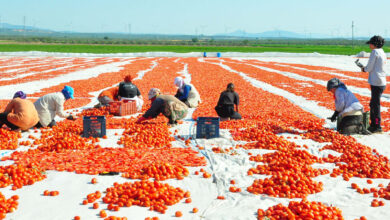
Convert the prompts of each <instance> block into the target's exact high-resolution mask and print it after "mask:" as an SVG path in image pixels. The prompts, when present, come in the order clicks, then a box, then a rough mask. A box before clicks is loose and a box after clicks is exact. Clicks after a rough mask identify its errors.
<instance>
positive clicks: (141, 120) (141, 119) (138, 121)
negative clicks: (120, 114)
mask: <svg viewBox="0 0 390 220" xmlns="http://www.w3.org/2000/svg"><path fill="white" fill-rule="evenodd" d="M146 120H147V118H144V117H141V118H139V119H138V120H137V122H136V123H137V124H139V123H141V122H143V121H146Z"/></svg>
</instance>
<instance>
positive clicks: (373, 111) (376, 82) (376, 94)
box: [362, 36, 387, 133]
mask: <svg viewBox="0 0 390 220" xmlns="http://www.w3.org/2000/svg"><path fill="white" fill-rule="evenodd" d="M366 44H369V45H370V49H371V53H370V58H369V59H368V63H367V66H363V67H362V72H368V73H369V75H368V83H369V84H370V87H371V100H370V121H371V123H370V127H369V128H368V130H369V131H370V132H372V133H377V132H382V127H381V96H382V94H383V91H385V89H386V72H385V70H384V69H385V68H384V67H385V63H386V62H387V57H386V53H385V52H384V51H383V49H382V47H383V45H384V44H385V39H383V38H382V37H381V36H373V37H371V39H370V40H369V41H367V42H366Z"/></svg>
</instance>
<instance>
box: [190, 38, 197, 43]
mask: <svg viewBox="0 0 390 220" xmlns="http://www.w3.org/2000/svg"><path fill="white" fill-rule="evenodd" d="M191 40H192V42H193V43H197V42H198V41H199V39H198V38H197V37H193V38H192V39H191Z"/></svg>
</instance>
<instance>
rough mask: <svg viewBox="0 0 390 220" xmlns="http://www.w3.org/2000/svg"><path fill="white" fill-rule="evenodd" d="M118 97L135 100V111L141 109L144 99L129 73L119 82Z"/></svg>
mask: <svg viewBox="0 0 390 220" xmlns="http://www.w3.org/2000/svg"><path fill="white" fill-rule="evenodd" d="M118 99H119V100H135V101H136V105H137V111H141V109H142V106H143V104H144V100H143V98H142V95H141V92H140V91H139V89H138V87H137V86H136V85H134V84H133V83H132V77H131V76H130V75H127V76H126V77H125V79H124V81H123V82H121V83H119V91H118Z"/></svg>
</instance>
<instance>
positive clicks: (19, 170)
mask: <svg viewBox="0 0 390 220" xmlns="http://www.w3.org/2000/svg"><path fill="white" fill-rule="evenodd" d="M45 178H46V175H44V174H43V173H42V171H41V170H40V167H39V166H32V165H31V164H29V165H28V166H23V165H14V164H13V165H9V166H0V188H4V187H7V186H9V185H12V189H13V190H16V189H19V188H22V187H23V186H26V185H32V184H34V183H35V182H38V181H41V180H43V179H45Z"/></svg>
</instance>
